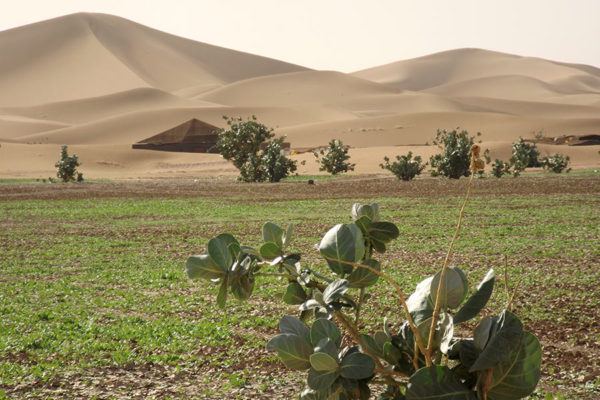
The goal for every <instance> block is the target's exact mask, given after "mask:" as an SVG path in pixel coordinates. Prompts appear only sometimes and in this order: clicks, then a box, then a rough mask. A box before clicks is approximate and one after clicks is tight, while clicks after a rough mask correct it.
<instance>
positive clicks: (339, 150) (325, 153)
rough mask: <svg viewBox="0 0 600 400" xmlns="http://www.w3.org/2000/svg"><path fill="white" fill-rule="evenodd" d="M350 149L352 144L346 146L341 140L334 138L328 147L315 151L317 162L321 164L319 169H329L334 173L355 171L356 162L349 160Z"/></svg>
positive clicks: (328, 170)
mask: <svg viewBox="0 0 600 400" xmlns="http://www.w3.org/2000/svg"><path fill="white" fill-rule="evenodd" d="M349 149H350V146H345V145H344V144H343V143H342V141H341V140H338V139H332V140H331V141H330V142H329V145H328V147H327V148H326V149H321V150H319V151H314V152H313V154H314V156H315V158H316V159H317V162H318V163H320V164H321V167H320V168H319V171H327V172H329V173H330V174H332V175H337V174H341V173H343V172H348V171H354V166H355V164H351V163H350V162H348V160H349V159H350V156H349V155H348V150H349Z"/></svg>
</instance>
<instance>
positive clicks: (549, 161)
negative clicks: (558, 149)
mask: <svg viewBox="0 0 600 400" xmlns="http://www.w3.org/2000/svg"><path fill="white" fill-rule="evenodd" d="M570 160H571V159H570V158H569V156H564V155H562V154H558V153H557V154H555V155H553V156H550V157H544V158H542V166H543V167H544V170H546V171H551V172H555V173H557V174H560V173H561V172H563V171H565V170H566V171H565V172H569V171H571V168H569V169H567V166H568V165H569V161H570Z"/></svg>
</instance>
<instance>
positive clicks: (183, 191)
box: [0, 172, 600, 399]
mask: <svg viewBox="0 0 600 400" xmlns="http://www.w3.org/2000/svg"><path fill="white" fill-rule="evenodd" d="M466 183H467V180H466V179H461V180H459V181H448V180H442V179H432V178H423V179H418V180H416V181H413V182H399V181H396V180H395V179H393V178H380V177H353V178H337V179H327V180H317V181H316V184H315V185H307V184H306V181H305V180H302V179H300V180H295V181H294V180H292V181H289V182H285V183H281V184H238V183H234V182H232V181H231V180H201V181H194V180H191V179H189V180H183V179H182V180H144V181H116V182H101V181H96V182H86V183H83V184H67V185H65V184H47V183H41V182H25V181H22V182H18V181H10V182H4V183H1V184H0V224H1V227H2V229H1V230H0V315H1V319H2V322H1V323H0V399H3V398H9V399H22V398H31V399H47V398H61V399H62V398H69V399H88V398H97V399H110V398H119V399H121V398H130V399H146V398H156V399H168V398H172V399H224V398H225V399H230V398H231V399H235V398H240V399H256V398H258V399H287V398H291V397H293V396H294V394H296V393H298V392H299V391H300V386H299V384H298V382H301V381H302V379H303V377H302V375H300V374H289V373H288V371H286V370H285V369H284V367H283V366H282V365H281V364H280V363H279V361H278V360H277V357H276V356H275V355H274V354H272V353H269V352H267V351H265V350H264V345H265V343H266V341H267V340H268V339H269V338H270V337H272V336H273V335H274V334H276V333H277V329H276V326H277V321H278V320H279V317H280V316H281V315H282V314H284V313H287V314H295V313H296V309H295V308H294V307H291V306H286V305H284V304H283V303H282V302H281V301H280V300H278V299H277V294H278V293H281V292H282V290H281V287H280V286H279V285H278V284H277V282H276V281H274V280H271V281H266V282H261V284H259V285H257V289H256V290H255V293H254V295H253V297H252V299H251V300H250V301H249V302H248V303H237V302H234V301H230V302H229V303H228V307H227V309H226V310H225V311H221V310H220V309H218V308H217V307H216V305H215V297H216V288H215V287H213V286H211V285H208V284H204V283H199V282H190V281H189V280H188V279H187V278H186V276H185V273H184V270H183V266H184V262H185V259H186V258H187V257H188V256H189V255H192V254H198V253H201V252H204V250H205V246H206V243H207V241H208V239H210V238H211V237H213V236H215V235H217V234H218V233H221V232H230V233H232V234H234V235H235V236H236V237H238V239H239V240H240V241H241V242H242V243H243V244H248V245H253V246H257V245H259V244H260V242H261V240H260V228H261V226H262V224H263V223H264V222H266V221H273V222H275V223H277V224H279V225H287V224H288V223H293V224H295V226H296V237H297V238H296V240H295V242H294V246H293V247H294V248H296V249H298V250H299V251H301V252H302V253H303V254H304V256H305V257H304V262H306V263H315V264H319V263H321V264H322V262H321V260H320V258H319V256H318V253H317V252H316V251H315V250H314V244H315V243H317V242H318V240H319V239H320V238H321V237H322V235H323V234H324V233H325V232H326V231H327V229H329V228H330V227H331V226H332V225H334V224H335V223H338V222H348V221H349V220H350V215H349V211H350V207H351V205H352V204H353V203H354V202H363V203H364V202H378V203H379V204H380V206H381V209H382V215H383V216H384V218H385V219H386V220H391V221H393V222H395V223H396V224H397V225H398V226H399V228H400V232H401V236H400V238H398V239H397V240H396V241H394V242H393V243H392V245H391V246H389V251H388V252H387V253H386V254H385V255H384V256H383V257H380V259H381V260H382V261H383V263H384V268H385V270H386V272H387V273H388V274H390V275H391V276H393V277H395V278H396V279H397V281H398V282H399V284H400V285H401V287H402V288H403V290H405V291H406V292H411V291H412V290H414V287H415V285H416V283H417V282H418V281H420V280H421V279H423V278H424V277H426V276H427V275H430V274H432V273H434V271H435V270H436V269H437V268H439V267H440V266H441V263H442V261H443V257H444V255H445V253H446V251H447V247H448V244H449V242H450V238H451V236H452V234H453V232H454V227H455V224H456V220H457V215H458V209H459V206H460V204H461V203H462V199H463V195H464V192H465V189H466ZM599 210H600V175H598V173H592V172H589V173H581V174H572V175H569V176H565V175H563V176H555V175H552V176H550V175H537V176H523V177H520V178H517V179H513V178H502V179H500V180H497V179H495V178H485V179H477V180H475V182H474V189H473V197H472V200H471V202H470V203H469V205H468V207H467V210H466V216H465V220H464V228H463V231H462V233H461V236H460V238H459V240H458V241H457V243H456V245H455V256H454V257H453V260H452V262H453V264H455V265H459V266H461V268H462V269H463V270H464V271H466V272H467V273H468V275H469V278H470V279H469V281H470V282H471V285H472V287H471V290H473V289H474V286H476V282H478V281H479V280H480V279H481V278H482V277H483V276H484V275H485V273H486V272H487V270H488V268H490V267H493V268H495V269H496V271H497V272H498V275H499V277H502V275H503V266H504V262H505V261H504V258H505V256H506V258H507V265H508V273H509V286H510V287H511V288H512V287H514V286H515V285H516V284H517V282H519V281H520V282H521V289H520V290H519V292H518V297H517V299H516V302H515V310H516V312H517V313H518V315H519V316H520V317H521V318H522V320H523V321H524V324H525V327H526V329H528V330H530V331H532V332H533V333H535V334H536V335H537V336H538V338H539V339H540V342H541V344H542V347H543V366H542V379H541V382H540V384H539V386H538V393H537V394H536V395H535V398H545V397H544V396H546V394H547V393H552V394H554V395H555V398H559V399H563V398H565V399H595V398H598V396H600V379H599V378H598V376H599V375H600V361H599V360H600V318H599V317H600V312H599V311H598V309H599V306H600V288H599V287H598V282H599V281H600V268H599V266H600V246H599V239H600V228H599V226H600V211H599ZM263 283H264V284H263ZM506 297H507V296H506V293H505V288H504V283H503V282H502V281H501V279H499V280H498V281H497V285H496V290H495V294H494V296H493V299H492V301H491V302H490V305H489V306H490V307H489V308H488V309H486V310H485V312H486V313H492V312H494V313H495V312H497V311H498V310H500V309H501V308H502V306H503V304H505V302H506ZM385 315H387V316H388V317H389V318H391V320H392V321H393V322H395V326H398V325H399V324H400V323H401V321H402V320H401V318H402V314H401V312H400V311H399V305H398V303H397V302H396V301H395V298H394V296H393V295H392V294H391V291H390V290H389V289H388V287H387V286H386V285H384V284H383V283H381V284H379V285H378V286H377V289H376V290H375V291H374V292H373V296H372V297H371V299H370V300H369V303H368V304H367V306H366V312H365V318H364V330H365V331H370V330H373V329H375V328H376V327H377V326H379V324H380V323H381V320H382V317H383V316H385Z"/></svg>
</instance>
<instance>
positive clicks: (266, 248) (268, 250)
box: [259, 242, 281, 260]
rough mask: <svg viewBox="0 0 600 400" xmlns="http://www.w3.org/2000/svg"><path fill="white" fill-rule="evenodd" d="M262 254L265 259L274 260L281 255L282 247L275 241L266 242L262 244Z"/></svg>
mask: <svg viewBox="0 0 600 400" xmlns="http://www.w3.org/2000/svg"><path fill="white" fill-rule="evenodd" d="M259 251H260V256H261V257H262V258H264V259H265V260H272V259H274V258H277V257H279V256H281V249H280V248H279V247H278V246H277V245H276V244H275V243H273V242H267V243H264V244H263V245H262V246H260V250H259Z"/></svg>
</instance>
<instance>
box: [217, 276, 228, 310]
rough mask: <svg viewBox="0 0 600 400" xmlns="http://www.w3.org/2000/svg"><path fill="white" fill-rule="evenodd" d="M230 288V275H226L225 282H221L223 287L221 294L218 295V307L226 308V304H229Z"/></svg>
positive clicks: (220, 289)
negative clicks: (228, 292)
mask: <svg viewBox="0 0 600 400" xmlns="http://www.w3.org/2000/svg"><path fill="white" fill-rule="evenodd" d="M228 287H229V274H227V275H225V276H224V278H223V280H222V281H221V286H220V287H219V294H218V295H217V305H218V306H219V307H221V308H225V303H226V302H227V289H228Z"/></svg>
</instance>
